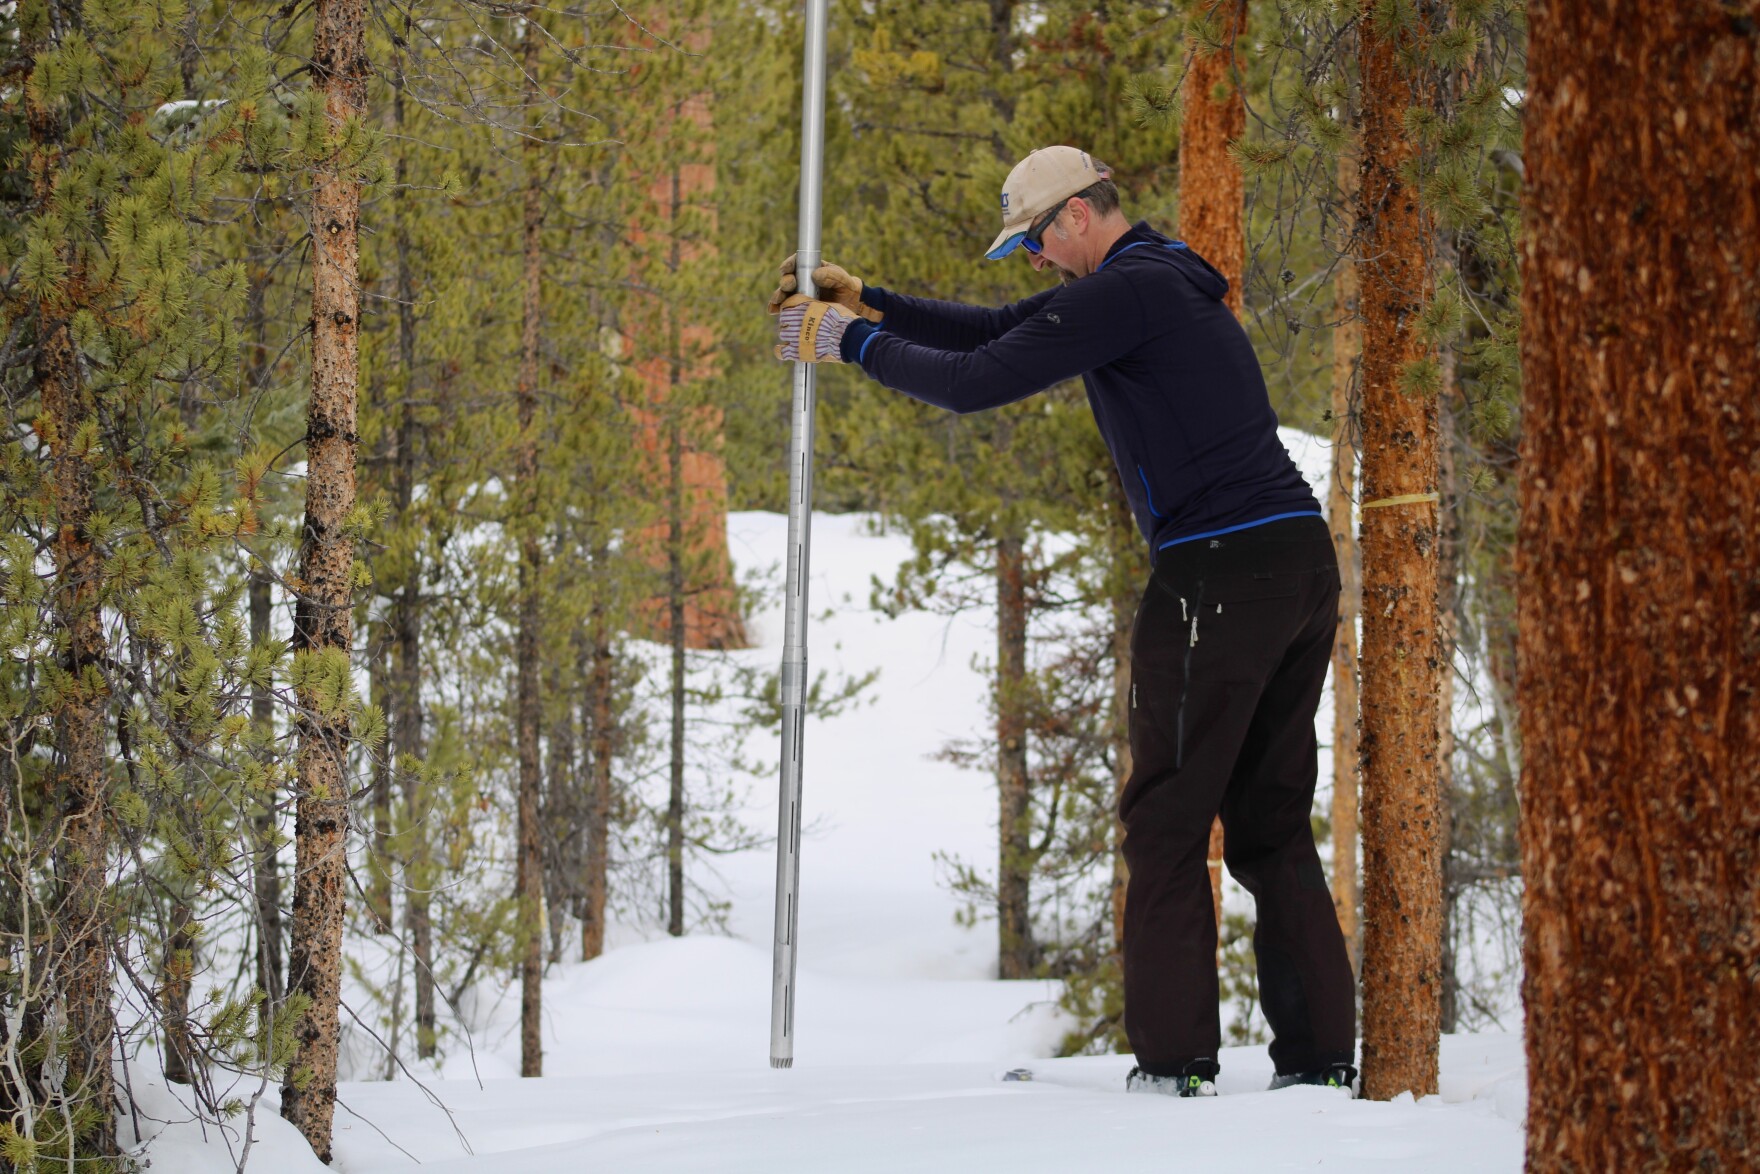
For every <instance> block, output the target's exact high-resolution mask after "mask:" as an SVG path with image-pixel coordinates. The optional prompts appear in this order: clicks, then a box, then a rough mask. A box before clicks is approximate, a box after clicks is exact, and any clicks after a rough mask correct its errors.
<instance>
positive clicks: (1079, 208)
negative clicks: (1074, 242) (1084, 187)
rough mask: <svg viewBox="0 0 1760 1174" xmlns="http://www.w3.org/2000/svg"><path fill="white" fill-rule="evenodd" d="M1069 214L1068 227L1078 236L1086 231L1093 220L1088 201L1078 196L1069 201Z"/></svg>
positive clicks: (1092, 212)
mask: <svg viewBox="0 0 1760 1174" xmlns="http://www.w3.org/2000/svg"><path fill="white" fill-rule="evenodd" d="M1069 213H1070V217H1069V219H1070V225H1069V226H1070V228H1071V229H1073V230H1074V231H1075V233H1076V235H1078V236H1079V235H1081V234H1082V233H1083V232H1085V231H1086V230H1087V227H1088V224H1089V222H1091V221H1092V220H1093V219H1094V209H1092V208H1090V207H1088V201H1086V200H1084V199H1082V198H1081V197H1079V196H1078V197H1076V198H1074V199H1072V200H1070V202H1069Z"/></svg>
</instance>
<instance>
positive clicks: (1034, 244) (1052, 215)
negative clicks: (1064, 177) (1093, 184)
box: [1021, 196, 1075, 257]
mask: <svg viewBox="0 0 1760 1174" xmlns="http://www.w3.org/2000/svg"><path fill="white" fill-rule="evenodd" d="M1074 198H1075V197H1074V196H1070V197H1068V198H1066V199H1064V200H1063V201H1062V202H1061V203H1059V204H1058V205H1057V207H1055V208H1053V209H1051V211H1050V212H1049V213H1047V214H1046V215H1045V217H1044V219H1042V220H1040V221H1039V223H1037V224H1035V225H1033V227H1032V228H1030V229H1028V230H1027V235H1026V236H1023V237H1022V238H1021V248H1023V249H1025V250H1027V252H1029V253H1031V254H1033V255H1034V256H1035V257H1037V256H1038V255H1039V252H1040V248H1041V246H1040V244H1039V242H1040V240H1041V239H1043V238H1044V236H1045V230H1046V229H1048V228H1050V227H1051V225H1052V224H1053V223H1054V222H1056V220H1057V218H1058V217H1059V216H1062V215H1063V209H1064V207H1065V206H1066V205H1067V204H1068V203H1069V202H1070V200H1072V199H1074Z"/></svg>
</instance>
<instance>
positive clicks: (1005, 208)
mask: <svg viewBox="0 0 1760 1174" xmlns="http://www.w3.org/2000/svg"><path fill="white" fill-rule="evenodd" d="M1002 214H1003V215H1004V216H1006V215H1008V193H1007V192H1003V193H1002Z"/></svg>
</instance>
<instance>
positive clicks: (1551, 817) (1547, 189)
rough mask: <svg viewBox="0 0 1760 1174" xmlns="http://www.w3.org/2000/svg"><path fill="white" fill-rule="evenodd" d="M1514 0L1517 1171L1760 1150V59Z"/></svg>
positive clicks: (1707, 13)
mask: <svg viewBox="0 0 1760 1174" xmlns="http://www.w3.org/2000/svg"><path fill="white" fill-rule="evenodd" d="M1756 15H1757V14H1756V11H1755V8H1754V5H1753V4H1752V3H1746V4H1723V5H1712V4H1676V3H1664V2H1662V0H1651V2H1650V3H1644V4H1621V5H1615V4H1611V3H1606V2H1600V3H1589V2H1582V3H1575V4H1561V3H1557V2H1556V0H1554V2H1549V3H1545V4H1535V5H1534V6H1533V7H1532V16H1531V28H1532V33H1531V36H1532V39H1531V47H1530V56H1529V62H1530V72H1529V78H1530V89H1529V92H1528V99H1527V108H1528V113H1527V143H1526V161H1527V167H1528V180H1529V185H1530V186H1529V187H1528V191H1527V199H1526V207H1525V213H1524V222H1525V223H1526V224H1527V225H1528V226H1529V228H1528V233H1527V236H1526V237H1525V241H1524V245H1525V250H1526V255H1525V258H1524V263H1523V266H1522V277H1523V294H1522V321H1523V332H1522V370H1523V391H1524V395H1523V407H1522V423H1523V430H1524V443H1523V449H1522V467H1523V469H1524V470H1525V471H1526V473H1525V477H1524V480H1523V482H1522V486H1521V524H1520V532H1519V541H1518V547H1517V551H1518V553H1517V566H1518V572H1517V573H1518V583H1519V590H1518V600H1519V604H1518V624H1519V630H1520V668H1519V681H1520V684H1519V690H1520V695H1521V698H1522V711H1521V731H1522V753H1523V757H1524V763H1523V777H1522V787H1521V792H1520V794H1521V807H1522V821H1521V834H1522V864H1523V874H1524V877H1525V881H1526V895H1525V900H1524V929H1523V936H1524V948H1523V961H1524V963H1525V978H1524V982H1523V1001H1524V1005H1525V1008H1526V1015H1527V1030H1526V1042H1527V1053H1528V1089H1529V1107H1528V1123H1527V1131H1528V1144H1527V1166H1528V1169H1529V1170H1533V1171H1566V1170H1674V1169H1689V1168H1690V1169H1694V1170H1731V1171H1734V1170H1752V1169H1754V1168H1755V1167H1756V1164H1757V1162H1760V1049H1756V1048H1755V1047H1754V1041H1755V1040H1756V1039H1760V867H1757V865H1760V859H1757V856H1756V845H1760V537H1757V536H1760V368H1757V367H1756V365H1755V356H1756V354H1757V353H1760V317H1756V315H1755V307H1756V306H1760V186H1757V185H1756V183H1755V176H1756V174H1760V138H1757V137H1756V128H1757V127H1760V58H1757V57H1756V55H1755V21H1754V17H1755V16H1756Z"/></svg>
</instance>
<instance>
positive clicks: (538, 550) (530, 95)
mask: <svg viewBox="0 0 1760 1174" xmlns="http://www.w3.org/2000/svg"><path fill="white" fill-rule="evenodd" d="M521 25H522V28H521V31H520V61H521V70H522V73H523V75H524V78H525V84H524V86H523V91H524V94H523V96H524V110H525V116H526V118H527V120H528V125H527V126H526V127H525V128H524V141H523V142H522V144H521V152H520V159H521V163H522V166H523V170H524V183H523V187H524V191H523V193H522V199H521V209H522V216H521V236H522V247H521V249H520V257H521V261H522V266H521V281H520V352H519V355H520V357H519V390H518V396H519V440H518V442H517V444H516V447H515V464H514V489H513V504H514V505H515V508H516V509H517V511H518V512H517V514H516V515H515V519H514V521H513V529H515V530H516V531H517V533H518V534H519V604H518V607H519V621H518V623H519V632H518V636H517V637H516V644H515V653H514V656H515V661H516V667H515V673H516V674H517V677H518V681H519V684H518V689H517V696H516V698H515V701H514V706H515V718H514V721H515V724H516V726H517V727H518V754H519V830H518V839H519V847H518V849H517V851H518V855H519V867H518V870H517V878H518V879H517V880H516V882H515V886H514V888H515V894H516V896H517V899H518V901H519V905H520V943H521V944H520V954H521V958H520V1016H519V1021H520V1064H519V1074H520V1075H521V1076H542V1075H543V1074H544V1060H543V1055H544V1047H543V1035H542V1028H543V979H544V957H543V939H542V937H541V935H540V934H539V932H538V924H539V921H540V919H541V918H542V916H543V908H544V876H543V864H542V860H541V858H540V850H539V844H540V835H541V833H540V830H539V826H538V824H539V814H538V803H539V787H540V776H539V771H540V766H541V764H540V759H539V754H540V750H539V745H538V738H539V730H538V727H539V717H540V715H539V697H538V676H539V663H538V640H539V631H538V628H539V624H540V618H539V609H540V607H541V601H540V599H539V595H538V592H539V589H540V581H541V578H542V576H543V554H542V542H541V538H540V534H539V527H540V526H541V525H542V518H543V514H542V513H541V512H540V504H539V502H540V499H539V492H540V491H539V487H538V431H539V421H538V349H539V345H540V344H539V332H540V330H541V328H542V314H543V309H542V305H543V303H542V296H543V289H542V287H543V275H544V270H543V264H544V260H543V258H544V254H543V248H542V243H543V231H544V198H543V190H542V188H543V182H544V179H543V175H544V159H543V155H544V150H543V147H544V142H543V138H542V130H541V128H540V126H539V125H537V120H538V119H539V118H540V117H541V114H542V111H541V110H540V108H539V103H540V101H541V100H542V99H541V98H540V93H539V84H538V70H539V60H538V41H539V37H540V36H541V35H543V30H542V28H541V26H540V25H539V22H538V13H537V10H536V9H535V8H534V7H532V6H531V5H529V4H528V5H526V7H525V9H524V11H523V13H522V15H521Z"/></svg>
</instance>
